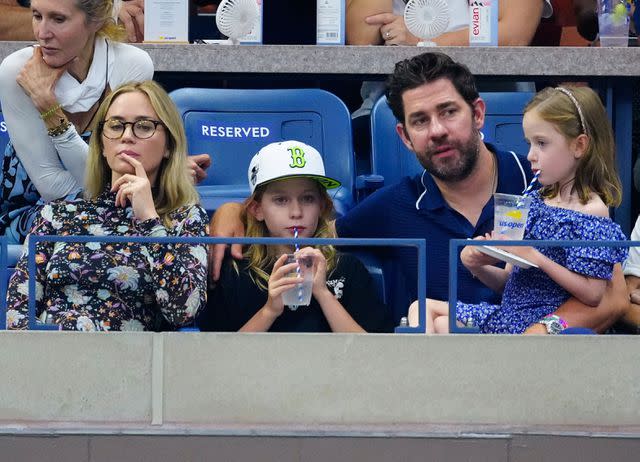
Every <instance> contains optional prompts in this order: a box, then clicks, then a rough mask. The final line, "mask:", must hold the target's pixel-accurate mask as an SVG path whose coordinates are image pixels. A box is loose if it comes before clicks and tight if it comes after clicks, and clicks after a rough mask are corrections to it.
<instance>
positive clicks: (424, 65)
mask: <svg viewBox="0 0 640 462" xmlns="http://www.w3.org/2000/svg"><path fill="white" fill-rule="evenodd" d="M442 78H444V79H448V80H450V81H451V83H452V84H453V86H454V87H455V89H456V91H457V92H458V93H460V96H462V98H463V99H464V100H465V101H466V102H467V104H469V106H471V105H472V104H473V102H474V101H475V100H476V99H478V97H479V95H478V90H477V89H476V82H475V78H474V77H473V75H472V74H471V72H469V69H468V68H467V66H465V65H464V64H460V63H457V62H455V61H454V60H453V59H451V58H450V57H449V56H447V55H445V54H443V53H423V54H421V55H418V56H414V57H413V58H409V59H405V60H403V61H400V62H398V63H396V67H395V69H394V71H393V74H391V75H390V76H389V78H388V79H387V101H388V103H389V107H390V108H391V111H392V112H393V115H394V116H396V119H398V120H399V121H400V122H402V123H404V106H403V104H402V94H403V93H404V92H405V91H407V90H412V89H414V88H417V87H419V86H420V85H423V84H425V83H429V82H433V81H434V80H438V79H442Z"/></svg>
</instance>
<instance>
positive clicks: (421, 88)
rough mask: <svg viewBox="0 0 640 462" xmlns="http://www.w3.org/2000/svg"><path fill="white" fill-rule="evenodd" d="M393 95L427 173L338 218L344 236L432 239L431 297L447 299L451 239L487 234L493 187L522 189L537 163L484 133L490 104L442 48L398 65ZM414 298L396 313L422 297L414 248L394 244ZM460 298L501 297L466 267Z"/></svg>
mask: <svg viewBox="0 0 640 462" xmlns="http://www.w3.org/2000/svg"><path fill="white" fill-rule="evenodd" d="M387 99H388V102H389V106H390V107H391V109H392V111H393V113H394V115H395V116H396V118H397V119H398V121H399V122H398V124H397V127H396V129H397V132H398V135H399V136H400V138H401V139H402V141H403V142H404V143H405V145H406V146H407V148H409V149H410V150H411V151H413V152H415V153H416V156H417V157H418V160H419V161H420V163H421V164H422V166H423V167H424V168H425V171H424V172H423V173H422V174H421V175H418V176H416V177H415V178H409V177H406V178H404V179H403V180H402V181H401V182H400V183H398V184H395V185H391V186H387V187H385V188H383V189H381V190H379V191H376V192H375V193H374V194H373V195H372V196H370V197H369V198H367V200H365V201H363V202H362V203H361V204H359V205H358V206H356V207H355V208H354V209H353V210H351V211H349V213H347V214H346V215H345V216H344V217H342V218H339V219H338V220H337V221H336V230H337V232H338V235H339V236H340V237H378V238H394V237H395V238H398V237H403V238H424V239H426V240H427V243H428V245H427V297H428V298H434V299H438V300H447V299H448V298H449V293H448V290H449V289H448V287H449V284H448V277H449V240H450V239H466V238H471V237H474V236H478V235H484V234H485V233H487V232H490V231H491V230H492V229H493V200H492V197H493V193H495V192H501V193H507V194H520V193H521V192H522V190H523V189H524V188H525V187H526V186H527V184H528V182H529V179H530V176H531V168H530V166H529V163H528V162H527V160H526V159H525V158H524V156H522V157H518V156H516V155H515V154H513V153H508V152H503V151H498V150H496V149H495V148H494V147H493V146H490V145H487V144H485V143H484V142H483V141H482V139H481V137H480V129H481V128H482V126H483V125H484V115H485V105H484V101H483V100H482V99H481V98H480V96H479V94H478V91H477V89H476V86H475V81H474V78H473V76H472V75H471V73H470V72H469V70H468V69H467V68H466V67H464V66H462V65H461V64H458V63H455V62H454V61H453V60H452V59H451V58H449V57H448V56H446V55H444V54H441V53H426V54H422V55H420V56H416V57H415V58H412V59H409V60H405V61H401V62H399V63H398V64H396V69H395V72H394V73H393V74H392V75H391V76H390V78H389V80H388V81H387ZM386 253H387V254H388V255H387V256H391V257H394V258H393V261H396V262H399V264H398V265H397V266H398V271H399V272H401V274H402V277H401V278H400V279H399V280H398V283H399V284H402V283H403V282H404V284H405V287H404V290H402V289H401V290H399V291H398V292H401V293H403V294H406V296H407V298H406V299H404V300H403V299H402V298H403V297H398V294H396V296H395V299H396V300H397V301H399V302H400V303H399V304H398V305H399V306H396V307H394V308H395V311H396V312H397V313H396V317H398V316H400V314H401V313H406V306H407V303H410V302H411V301H412V300H415V298H416V295H417V281H416V274H417V259H416V251H415V249H412V248H404V247H402V248H401V247H389V248H388V251H387V252H386ZM458 281H459V282H458V284H459V289H458V293H459V299H460V300H463V301H465V302H479V301H481V300H486V301H493V302H496V303H497V302H499V300H500V298H499V296H498V294H495V293H494V292H492V291H491V290H490V289H488V288H487V287H486V286H484V285H483V284H482V283H481V282H480V281H478V280H477V279H474V278H473V277H472V276H471V273H469V272H468V271H467V270H466V269H465V268H464V267H463V266H462V265H460V266H459V269H458Z"/></svg>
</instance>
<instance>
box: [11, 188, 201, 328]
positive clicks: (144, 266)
mask: <svg viewBox="0 0 640 462" xmlns="http://www.w3.org/2000/svg"><path fill="white" fill-rule="evenodd" d="M114 201H115V193H110V192H105V193H103V194H101V195H100V196H98V197H97V198H95V199H92V200H75V201H58V202H53V203H50V204H47V205H45V206H44V207H43V208H42V210H41V213H40V215H39V217H38V218H36V220H35V223H34V227H33V229H32V231H31V233H32V234H36V235H60V236H66V235H77V236H157V237H161V236H193V237H197V236H206V235H207V231H206V227H207V223H208V218H207V214H206V212H205V211H204V210H203V209H202V207H200V206H197V205H191V206H185V207H182V208H180V209H178V210H176V211H174V212H172V213H171V214H170V215H169V220H170V222H171V226H169V227H165V226H164V224H163V222H162V221H161V220H160V219H150V220H145V221H139V220H137V219H136V218H135V217H134V216H133V210H132V208H131V207H127V208H121V207H116V206H115V205H114ZM26 249H27V247H26V245H25V254H24V255H23V256H22V258H21V259H20V261H19V262H18V264H17V265H16V270H15V272H14V274H13V276H12V277H11V280H10V281H9V289H8V294H7V327H8V328H9V329H25V328H27V325H28V319H27V316H28V307H27V305H28V270H27V256H26V252H27V251H26ZM35 260H36V276H35V277H36V312H37V315H38V317H41V318H43V317H45V316H49V315H51V316H52V317H53V322H55V323H56V324H58V325H59V326H60V328H61V329H65V330H81V331H96V330H100V331H109V330H114V331H115V330H138V331H139V330H153V329H154V328H155V327H156V326H157V323H158V322H159V321H163V322H166V323H168V324H170V325H171V326H172V327H178V326H181V325H184V324H186V323H189V322H191V321H192V320H193V319H194V317H195V316H196V315H197V313H198V311H199V310H200V308H201V307H203V306H204V305H205V302H206V289H207V287H206V281H207V279H206V274H207V251H206V247H205V245H194V244H162V245H161V244H146V243H145V244H143V243H100V242H87V243H67V242H40V243H38V244H37V246H36V256H35ZM160 316H162V318H164V319H163V320H161V319H160Z"/></svg>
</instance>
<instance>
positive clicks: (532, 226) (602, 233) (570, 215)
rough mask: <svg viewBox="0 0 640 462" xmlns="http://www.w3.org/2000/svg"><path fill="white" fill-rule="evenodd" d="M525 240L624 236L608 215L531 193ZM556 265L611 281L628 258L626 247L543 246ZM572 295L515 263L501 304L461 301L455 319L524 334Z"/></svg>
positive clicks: (485, 329)
mask: <svg viewBox="0 0 640 462" xmlns="http://www.w3.org/2000/svg"><path fill="white" fill-rule="evenodd" d="M532 199H533V200H532V203H531V210H530V211H529V217H528V219H527V227H526V229H525V236H524V238H525V239H531V240H621V241H622V240H626V239H627V238H626V236H625V235H624V233H623V232H622V230H621V229H620V226H619V225H618V224H617V223H614V222H613V221H611V220H610V219H608V218H603V217H597V216H594V215H587V214H584V213H581V212H576V211H575V210H568V209H563V208H559V207H551V206H549V205H546V204H545V203H544V202H543V201H542V199H541V197H540V194H539V193H538V192H535V193H533V194H532ZM538 250H539V251H540V252H541V253H542V254H544V255H545V256H547V257H548V258H550V259H552V260H553V261H555V262H556V263H558V264H560V265H562V266H564V267H565V268H568V269H570V270H571V271H574V272H576V273H579V274H582V275H584V276H587V277H592V278H599V279H607V280H610V279H611V276H612V273H613V265H614V264H616V263H621V262H623V261H624V260H625V259H626V258H627V253H628V250H627V248H626V247H541V248H538ZM570 297H571V294H570V293H569V292H567V291H566V290H565V289H564V288H562V287H560V286H559V285H558V284H557V283H556V282H554V281H553V280H552V279H551V278H550V277H549V276H548V275H547V274H546V273H545V272H543V271H541V270H540V269H538V268H529V269H522V268H519V267H514V268H513V272H512V273H511V275H510V276H509V279H508V280H507V283H506V285H505V288H504V292H503V294H502V303H501V304H500V305H492V304H489V303H486V302H481V303H479V304H469V303H462V302H458V304H457V309H456V318H457V320H458V321H460V322H462V323H463V324H465V325H475V326H477V327H479V328H480V331H481V332H483V333H510V334H520V333H522V332H524V331H525V329H526V328H527V327H529V326H530V325H531V324H533V323H535V322H537V321H539V320H540V319H542V318H543V317H544V316H546V315H548V314H550V313H552V312H554V311H555V310H556V309H557V308H558V307H559V306H560V305H561V304H563V303H564V302H565V301H567V300H568V299H569V298H570Z"/></svg>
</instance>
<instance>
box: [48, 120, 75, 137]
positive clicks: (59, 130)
mask: <svg viewBox="0 0 640 462" xmlns="http://www.w3.org/2000/svg"><path fill="white" fill-rule="evenodd" d="M69 127H71V123H70V122H69V121H68V120H67V119H64V118H61V119H60V123H59V124H58V125H56V126H55V127H53V128H50V129H49V130H47V133H48V134H49V136H51V137H55V136H60V135H62V134H63V133H64V132H66V131H67V130H69Z"/></svg>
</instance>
